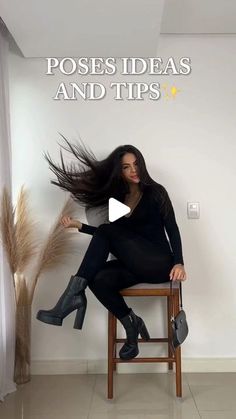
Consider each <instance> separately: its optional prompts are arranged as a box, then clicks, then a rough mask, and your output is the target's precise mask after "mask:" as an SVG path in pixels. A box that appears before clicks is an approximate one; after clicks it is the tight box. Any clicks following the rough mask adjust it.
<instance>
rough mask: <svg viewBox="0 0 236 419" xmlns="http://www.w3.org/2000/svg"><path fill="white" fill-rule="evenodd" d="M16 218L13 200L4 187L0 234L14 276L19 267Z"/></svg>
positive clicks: (0, 214)
mask: <svg viewBox="0 0 236 419" xmlns="http://www.w3.org/2000/svg"><path fill="white" fill-rule="evenodd" d="M14 217H15V211H14V209H13V206H12V203H11V198H10V195H9V193H8V191H7V188H6V187H4V189H3V193H2V197H1V213H0V227H1V228H0V233H1V241H2V244H3V248H4V250H5V252H6V255H7V260H8V263H9V266H10V269H11V272H12V274H14V272H16V269H17V265H18V253H17V245H16V234H15V225H14Z"/></svg>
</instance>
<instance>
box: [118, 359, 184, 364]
mask: <svg viewBox="0 0 236 419" xmlns="http://www.w3.org/2000/svg"><path fill="white" fill-rule="evenodd" d="M113 362H115V363H116V364H120V363H124V362H129V363H131V364H138V363H139V362H146V363H148V362H176V360H175V358H170V357H165V358H164V357H161V358H154V357H153V358H151V357H150V358H133V359H128V360H126V359H121V358H114V359H113Z"/></svg>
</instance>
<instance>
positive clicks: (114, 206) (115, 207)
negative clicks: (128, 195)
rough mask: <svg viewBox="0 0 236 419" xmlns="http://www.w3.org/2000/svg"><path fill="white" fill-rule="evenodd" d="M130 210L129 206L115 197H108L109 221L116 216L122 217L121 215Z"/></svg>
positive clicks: (116, 218)
mask: <svg viewBox="0 0 236 419" xmlns="http://www.w3.org/2000/svg"><path fill="white" fill-rule="evenodd" d="M130 211H131V209H130V207H128V206H127V205H125V204H122V202H120V201H117V199H115V198H110V199H109V204H108V218H109V221H115V220H118V218H120V217H123V215H126V214H128V213H129V212H130Z"/></svg>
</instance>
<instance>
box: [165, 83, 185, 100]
mask: <svg viewBox="0 0 236 419" xmlns="http://www.w3.org/2000/svg"><path fill="white" fill-rule="evenodd" d="M162 87H163V90H164V92H165V95H164V98H165V99H175V97H176V95H177V93H179V92H180V91H181V90H180V89H177V87H176V86H171V87H170V88H168V85H167V84H163V85H162Z"/></svg>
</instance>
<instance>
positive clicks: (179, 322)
mask: <svg viewBox="0 0 236 419" xmlns="http://www.w3.org/2000/svg"><path fill="white" fill-rule="evenodd" d="M170 290H171V301H172V315H171V319H170V321H171V327H172V342H171V343H172V346H173V349H174V350H175V349H176V348H178V346H180V345H181V344H182V343H183V342H184V341H185V339H186V337H187V336H188V323H187V319H186V313H185V311H184V310H183V297H182V283H181V281H180V284H179V290H180V311H179V312H178V314H177V315H176V316H175V311H174V301H173V300H174V298H173V285H172V281H170Z"/></svg>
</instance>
